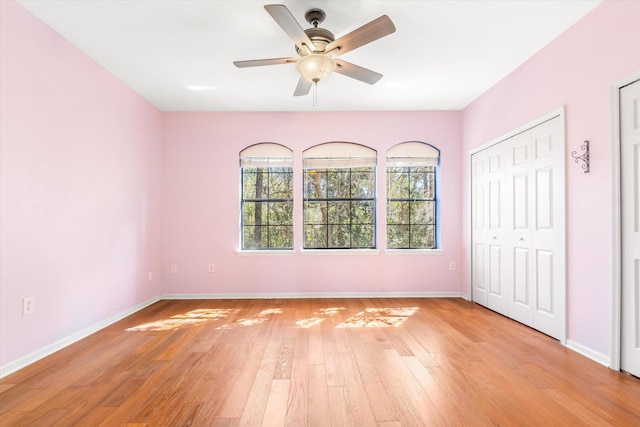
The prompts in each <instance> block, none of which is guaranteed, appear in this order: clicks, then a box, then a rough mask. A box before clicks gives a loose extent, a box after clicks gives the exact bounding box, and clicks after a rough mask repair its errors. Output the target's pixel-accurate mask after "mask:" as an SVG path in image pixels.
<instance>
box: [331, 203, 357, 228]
mask: <svg viewBox="0 0 640 427" xmlns="http://www.w3.org/2000/svg"><path fill="white" fill-rule="evenodd" d="M350 204H351V203H350V202H329V221H328V222H329V224H349V217H350V216H351V215H350V212H349V206H350Z"/></svg>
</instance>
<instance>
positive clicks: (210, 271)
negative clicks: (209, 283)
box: [207, 262, 216, 273]
mask: <svg viewBox="0 0 640 427" xmlns="http://www.w3.org/2000/svg"><path fill="white" fill-rule="evenodd" d="M207 271H208V272H209V273H213V272H214V271H216V265H215V264H214V263H212V262H210V263H209V265H208V266H207Z"/></svg>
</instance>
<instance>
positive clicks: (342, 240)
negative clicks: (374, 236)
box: [328, 224, 351, 248]
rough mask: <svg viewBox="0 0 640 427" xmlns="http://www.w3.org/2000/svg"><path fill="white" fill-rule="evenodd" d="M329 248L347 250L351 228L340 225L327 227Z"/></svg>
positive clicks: (349, 244) (349, 243)
mask: <svg viewBox="0 0 640 427" xmlns="http://www.w3.org/2000/svg"><path fill="white" fill-rule="evenodd" d="M328 245H329V247H330V248H348V247H350V246H351V227H350V226H349V225H348V224H346V225H340V224H337V225H336V224H330V225H329V243H328Z"/></svg>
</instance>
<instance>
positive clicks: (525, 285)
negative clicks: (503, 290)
mask: <svg viewBox="0 0 640 427" xmlns="http://www.w3.org/2000/svg"><path fill="white" fill-rule="evenodd" d="M531 137H532V132H531V131H527V132H523V133H520V134H518V135H516V136H514V137H513V138H511V139H510V140H509V141H508V146H507V148H508V153H509V158H508V160H509V181H508V193H509V203H510V205H511V207H512V209H511V215H509V224H508V225H509V230H510V233H509V242H508V246H509V250H510V255H511V256H510V258H509V260H510V262H511V264H510V266H509V271H510V273H511V277H510V283H511V286H510V289H509V290H510V292H509V316H510V317H511V318H513V319H515V320H517V321H519V322H522V323H524V324H525V325H528V326H533V307H534V299H535V290H534V286H535V285H534V284H535V277H534V276H533V270H532V265H533V264H532V261H533V259H532V258H533V253H534V250H533V248H532V247H531V231H532V230H531V218H532V214H533V212H532V203H531V202H532V193H533V191H534V186H533V182H532V181H533V178H532V175H533V172H532V164H533V161H532V160H533V149H532V138H531Z"/></svg>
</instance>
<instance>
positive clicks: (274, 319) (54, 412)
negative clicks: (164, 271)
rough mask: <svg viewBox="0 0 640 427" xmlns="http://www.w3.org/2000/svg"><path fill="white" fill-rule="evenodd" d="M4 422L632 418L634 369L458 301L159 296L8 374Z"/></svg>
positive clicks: (0, 411) (426, 422) (636, 416)
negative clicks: (603, 361) (598, 359)
mask: <svg viewBox="0 0 640 427" xmlns="http://www.w3.org/2000/svg"><path fill="white" fill-rule="evenodd" d="M0 425H2V426H3V427H8V426H54V425H56V426H109V427H110V426H122V425H124V426H131V427H133V426H186V425H191V426H260V425H264V426H282V425H310V426H323V427H324V426H351V425H354V426H388V427H392V426H438V425H443V426H444V425H461V426H485V425H501V426H509V425H515V426H565V425H566V426H569V425H571V426H580V425H584V426H632V425H635V426H638V425H640V380H638V379H636V378H633V377H628V376H625V375H623V374H620V373H618V372H614V371H612V370H610V369H608V368H606V367H604V366H601V365H599V364H597V363H595V362H593V361H591V360H589V359H587V358H585V357H583V356H580V355H579V354H577V353H575V352H573V351H571V350H569V349H567V348H565V347H563V346H561V345H560V344H559V343H558V342H556V341H555V340H553V339H551V338H549V337H547V336H545V335H543V334H540V333H538V332H536V331H534V330H532V329H529V328H527V327H525V326H523V325H521V324H519V323H516V322H514V321H511V320H509V319H507V318H504V317H502V316H500V315H498V314H496V313H493V312H491V311H489V310H486V309H484V308H482V307H479V306H478V305H475V304H473V303H471V302H468V301H465V300H462V299H298V300H278V299H273V300H185V301H161V302H158V303H156V304H154V305H152V306H150V307H148V308H146V309H145V310H142V311H140V312H138V313H136V314H135V315H133V316H130V317H128V318H127V319H125V320H123V321H120V322H118V323H116V324H114V325H112V326H110V327H108V328H106V329H104V330H102V331H100V332H98V333H96V334H94V335H92V336H90V337H88V338H86V339H84V340H82V341H80V342H78V343H76V344H74V345H72V346H70V347H67V348H65V349H63V350H61V351H59V352H57V353H56V354H54V355H51V356H49V357H47V358H45V359H43V360H41V361H39V362H37V363H35V364H33V365H31V366H29V367H27V368H25V369H22V370H20V371H18V372H16V373H14V374H12V375H9V376H7V377H5V378H3V379H2V380H0Z"/></svg>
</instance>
